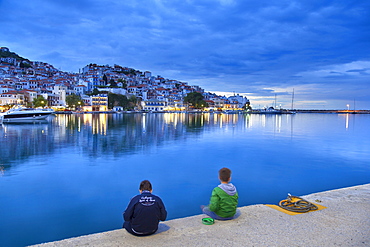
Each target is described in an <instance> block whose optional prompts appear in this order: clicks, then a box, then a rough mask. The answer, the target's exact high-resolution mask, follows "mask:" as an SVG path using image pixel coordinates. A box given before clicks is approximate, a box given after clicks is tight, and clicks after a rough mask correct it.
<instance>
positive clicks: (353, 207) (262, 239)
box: [34, 184, 370, 247]
mask: <svg viewBox="0 0 370 247" xmlns="http://www.w3.org/2000/svg"><path fill="white" fill-rule="evenodd" d="M301 197H302V198H304V199H306V200H308V201H310V202H314V203H318V204H320V205H322V206H325V207H326V208H325V209H322V210H319V211H314V212H309V213H303V214H299V215H288V214H285V213H282V212H279V211H277V210H275V209H272V208H270V207H267V206H266V205H263V204H258V205H251V206H245V207H240V208H239V209H240V211H241V215H240V216H239V217H238V218H237V219H234V220H231V221H215V224H213V225H204V224H202V221H201V220H202V218H203V217H205V215H204V214H201V215H195V216H191V217H186V218H180V219H174V220H169V221H165V222H162V223H160V226H159V230H158V232H157V233H156V234H154V235H151V236H147V237H135V236H132V235H130V234H129V233H127V232H126V230H125V229H118V230H113V231H108V232H101V233H96V234H91V235H86V236H81V237H75V238H69V239H65V240H61V241H55V242H49V243H43V244H39V245H34V246H38V247H51V246H99V247H100V246H102V247H103V246H107V247H108V246H141V247H144V246H370V184H365V185H359V186H353V187H348V188H343V189H336V190H330V191H325V192H319V193H314V194H310V195H306V196H301ZM282 199H285V198H282Z"/></svg>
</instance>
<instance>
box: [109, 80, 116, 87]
mask: <svg viewBox="0 0 370 247" xmlns="http://www.w3.org/2000/svg"><path fill="white" fill-rule="evenodd" d="M109 84H110V86H111V87H117V83H116V82H115V81H114V80H113V79H110V80H109Z"/></svg>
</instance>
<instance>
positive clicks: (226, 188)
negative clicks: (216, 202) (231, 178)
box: [218, 183, 236, 196]
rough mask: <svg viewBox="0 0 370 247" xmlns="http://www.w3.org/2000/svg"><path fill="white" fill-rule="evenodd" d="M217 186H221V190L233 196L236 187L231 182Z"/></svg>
mask: <svg viewBox="0 0 370 247" xmlns="http://www.w3.org/2000/svg"><path fill="white" fill-rule="evenodd" d="M218 187H219V188H221V189H222V190H223V191H225V192H226V193H227V194H228V195H230V196H233V195H235V194H236V187H235V186H234V185H233V184H232V183H228V184H220V185H219V186H218Z"/></svg>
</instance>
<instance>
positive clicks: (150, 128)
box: [0, 113, 282, 171]
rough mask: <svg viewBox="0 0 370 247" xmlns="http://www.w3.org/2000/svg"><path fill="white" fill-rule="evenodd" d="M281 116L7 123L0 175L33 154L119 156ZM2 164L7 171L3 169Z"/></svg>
mask: <svg viewBox="0 0 370 247" xmlns="http://www.w3.org/2000/svg"><path fill="white" fill-rule="evenodd" d="M281 118H282V117H281V116H265V115H258V116H251V115H237V114H184V113H182V114H173V113H165V114H60V115H56V116H55V117H53V118H52V119H49V121H43V122H32V123H22V124H15V123H8V124H3V125H2V126H1V128H0V134H1V136H0V137H1V142H0V150H1V151H0V152H1V156H0V165H2V167H3V171H4V170H7V169H9V167H10V165H14V164H17V163H19V162H20V161H21V160H24V159H27V158H28V157H30V156H34V155H47V154H50V153H52V152H55V151H56V150H58V149H62V148H77V147H83V148H81V152H82V153H84V154H86V155H88V156H95V157H97V156H103V155H124V154H127V153H133V152H137V151H138V150H142V148H143V146H147V147H149V146H152V145H162V144H163V143H164V142H166V141H176V140H177V139H179V138H185V139H186V138H189V137H191V136H192V135H199V134H201V133H202V132H203V131H205V130H207V129H210V128H219V129H223V128H226V129H228V128H238V129H244V128H252V127H253V126H255V127H257V126H262V127H263V128H270V127H271V124H273V126H274V130H273V131H274V132H280V131H281V125H282V121H281ZM5 165H7V166H5Z"/></svg>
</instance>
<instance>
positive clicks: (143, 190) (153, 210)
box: [123, 180, 167, 236]
mask: <svg viewBox="0 0 370 247" xmlns="http://www.w3.org/2000/svg"><path fill="white" fill-rule="evenodd" d="M139 191H140V195H137V196H134V197H133V198H132V199H131V201H130V203H129V204H128V206H127V208H126V210H125V212H124V213H123V218H124V220H125V222H124V223H123V228H125V229H126V230H127V231H128V232H129V233H131V234H133V235H135V236H147V235H151V234H153V233H155V232H156V231H157V230H158V224H159V221H165V220H166V217H167V211H166V208H165V207H164V204H163V202H162V200H161V198H159V197H158V196H156V195H153V194H152V191H153V189H152V184H151V183H150V182H149V181H148V180H144V181H142V182H141V183H140V188H139Z"/></svg>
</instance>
